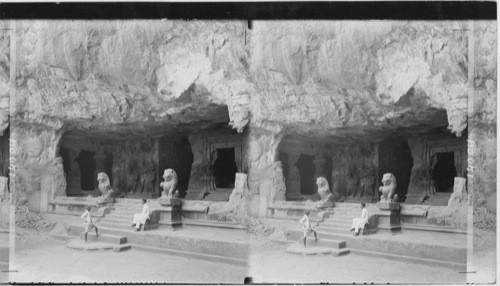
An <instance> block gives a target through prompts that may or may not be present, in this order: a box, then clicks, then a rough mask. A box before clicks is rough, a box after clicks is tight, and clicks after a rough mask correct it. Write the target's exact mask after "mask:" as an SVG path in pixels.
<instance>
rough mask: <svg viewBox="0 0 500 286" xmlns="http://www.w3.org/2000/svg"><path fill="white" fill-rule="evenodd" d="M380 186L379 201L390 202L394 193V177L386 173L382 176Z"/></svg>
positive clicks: (395, 185)
mask: <svg viewBox="0 0 500 286" xmlns="http://www.w3.org/2000/svg"><path fill="white" fill-rule="evenodd" d="M382 184H383V186H381V187H380V188H379V191H380V192H381V193H382V195H381V196H380V201H381V202H391V201H392V198H393V195H394V193H395V192H396V187H397V182H396V177H394V175H393V174H391V173H386V174H384V177H382Z"/></svg>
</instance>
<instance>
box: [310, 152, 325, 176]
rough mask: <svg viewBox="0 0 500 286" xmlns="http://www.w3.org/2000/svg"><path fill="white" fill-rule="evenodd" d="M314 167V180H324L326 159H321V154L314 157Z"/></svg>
mask: <svg viewBox="0 0 500 286" xmlns="http://www.w3.org/2000/svg"><path fill="white" fill-rule="evenodd" d="M313 163H314V166H315V167H316V172H315V174H314V177H315V178H318V177H324V178H326V177H327V174H326V171H325V169H326V159H325V158H324V157H323V154H318V155H316V158H314V161H313Z"/></svg>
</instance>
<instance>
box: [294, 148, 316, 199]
mask: <svg viewBox="0 0 500 286" xmlns="http://www.w3.org/2000/svg"><path fill="white" fill-rule="evenodd" d="M313 161H314V157H313V156H309V155H304V154H301V155H300V156H299V159H298V160H297V163H296V165H297V168H298V170H299V175H300V193H301V194H302V195H314V194H315V193H316V191H315V179H314V173H315V167H314V163H313Z"/></svg>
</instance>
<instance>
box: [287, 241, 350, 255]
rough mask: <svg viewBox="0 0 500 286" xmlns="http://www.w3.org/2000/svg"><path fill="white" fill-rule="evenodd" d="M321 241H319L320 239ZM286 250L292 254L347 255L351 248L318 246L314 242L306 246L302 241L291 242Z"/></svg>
mask: <svg viewBox="0 0 500 286" xmlns="http://www.w3.org/2000/svg"><path fill="white" fill-rule="evenodd" d="M318 242H319V241H318ZM285 251H286V252H288V253H292V254H300V255H316V254H323V255H333V256H341V255H346V254H349V252H350V251H349V249H345V248H344V249H335V248H331V247H326V246H318V245H315V244H314V243H313V244H312V245H311V244H309V245H307V246H306V247H304V245H303V244H302V243H300V242H297V243H294V244H290V245H289V246H287V247H286V248H285Z"/></svg>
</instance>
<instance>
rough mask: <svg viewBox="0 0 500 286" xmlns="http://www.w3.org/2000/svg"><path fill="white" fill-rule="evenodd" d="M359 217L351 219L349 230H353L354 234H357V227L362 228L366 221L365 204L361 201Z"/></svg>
mask: <svg viewBox="0 0 500 286" xmlns="http://www.w3.org/2000/svg"><path fill="white" fill-rule="evenodd" d="M361 208H362V210H361V217H359V218H353V219H352V227H351V231H354V235H359V229H363V228H364V227H365V224H367V223H368V211H367V210H366V205H365V204H364V203H361Z"/></svg>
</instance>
